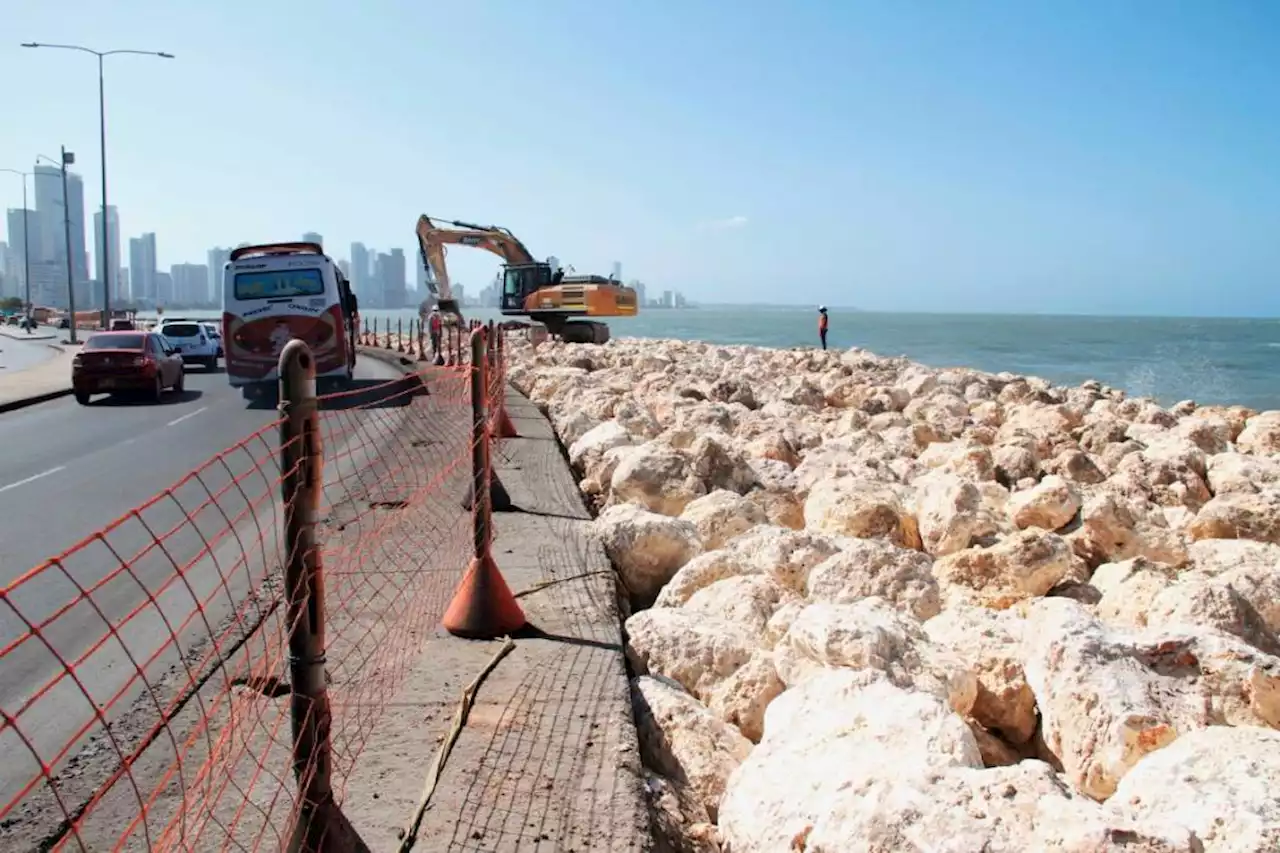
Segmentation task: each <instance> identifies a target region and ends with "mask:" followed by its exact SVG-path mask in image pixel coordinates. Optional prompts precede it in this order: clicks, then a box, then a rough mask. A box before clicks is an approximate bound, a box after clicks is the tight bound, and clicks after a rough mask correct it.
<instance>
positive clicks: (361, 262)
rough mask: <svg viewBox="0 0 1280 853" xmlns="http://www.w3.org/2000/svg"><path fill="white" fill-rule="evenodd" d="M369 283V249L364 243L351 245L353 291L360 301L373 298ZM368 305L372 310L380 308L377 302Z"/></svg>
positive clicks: (370, 302)
mask: <svg viewBox="0 0 1280 853" xmlns="http://www.w3.org/2000/svg"><path fill="white" fill-rule="evenodd" d="M368 282H369V249H368V248H367V247H366V246H365V245H364V243H352V244H351V289H352V290H354V291H355V292H356V297H357V298H358V299H362V300H363V299H364V298H365V297H367V296H368V297H371V296H373V294H372V293H370V292H369V291H370V289H371V288H369V287H368V286H367V285H368ZM365 304H367V305H368V306H369V307H370V308H379V307H381V306H380V305H378V303H377V300H376V299H375V300H372V301H369V302H367V303H365Z"/></svg>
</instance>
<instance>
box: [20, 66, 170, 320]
mask: <svg viewBox="0 0 1280 853" xmlns="http://www.w3.org/2000/svg"><path fill="white" fill-rule="evenodd" d="M22 46H23V47H33V48H34V47H47V48H53V49H56V50H78V51H80V52H81V53H90V54H93V55H94V56H96V57H97V58H98V143H99V145H100V146H101V154H102V251H101V252H100V253H99V254H101V255H102V328H103V329H108V328H110V327H111V264H110V261H111V246H110V241H109V240H108V236H109V233H110V229H109V225H108V221H107V94H106V77H105V75H104V74H103V66H102V62H103V60H104V59H106V58H107V57H108V56H115V55H116V54H121V53H131V54H135V55H137V56H157V57H159V58H161V59H173V58H174V57H173V54H172V53H165V52H164V51H160V50H94V49H92V48H88V47H82V46H80V45H78V44H44V43H41V42H34V41H32V42H24V43H23V45H22Z"/></svg>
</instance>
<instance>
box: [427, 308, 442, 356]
mask: <svg viewBox="0 0 1280 853" xmlns="http://www.w3.org/2000/svg"><path fill="white" fill-rule="evenodd" d="M427 331H428V332H429V333H430V335H431V354H432V355H433V356H434V355H439V354H440V338H441V336H442V335H443V333H444V319H443V318H442V317H441V316H440V308H439V307H435V308H432V309H431V314H430V315H428V317H427Z"/></svg>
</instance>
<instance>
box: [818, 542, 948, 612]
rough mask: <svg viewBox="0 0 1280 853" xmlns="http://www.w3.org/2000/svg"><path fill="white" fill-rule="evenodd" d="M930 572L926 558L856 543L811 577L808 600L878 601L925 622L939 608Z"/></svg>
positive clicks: (879, 544) (908, 551)
mask: <svg viewBox="0 0 1280 853" xmlns="http://www.w3.org/2000/svg"><path fill="white" fill-rule="evenodd" d="M932 569H933V561H932V560H930V559H929V556H928V555H927V554H923V553H921V552H919V551H915V550H912V549H910V548H902V547H900V546H898V545H894V544H893V543H892V542H887V541H885V540H883V539H854V540H850V541H849V542H848V544H847V545H846V546H845V547H844V549H843V550H841V551H839V552H837V553H835V554H833V555H831V556H830V557H828V558H827V559H825V560H823V561H822V562H821V563H818V564H817V565H816V566H814V567H813V569H812V570H811V571H810V572H809V577H808V584H807V587H808V594H809V599H810V600H811V601H814V602H826V603H829V604H853V603H854V602H856V601H860V600H862V599H864V598H871V597H873V596H876V597H879V598H883V599H884V600H885V601H888V602H889V603H890V604H892V605H894V606H895V607H897V608H899V609H901V610H904V611H906V612H907V613H910V614H911V615H912V616H914V617H915V618H916V619H919V620H922V621H923V620H925V619H928V618H930V617H932V616H936V615H937V614H938V613H939V611H941V609H942V600H941V598H940V596H939V594H938V582H937V581H936V580H935V579H934V577H933V571H932Z"/></svg>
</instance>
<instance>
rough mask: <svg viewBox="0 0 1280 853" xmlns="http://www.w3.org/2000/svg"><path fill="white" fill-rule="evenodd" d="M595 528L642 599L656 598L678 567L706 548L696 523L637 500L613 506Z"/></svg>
mask: <svg viewBox="0 0 1280 853" xmlns="http://www.w3.org/2000/svg"><path fill="white" fill-rule="evenodd" d="M594 528H595V532H596V535H598V536H599V537H600V539H601V541H602V542H603V544H604V549H605V553H607V554H608V555H609V559H610V560H612V561H613V564H614V566H615V567H616V568H617V570H618V574H619V576H620V577H621V579H622V583H623V586H625V587H626V589H627V591H628V592H629V593H630V595H631V597H632V599H633V600H635V601H637V602H640V603H646V602H650V601H653V599H654V597H655V596H657V594H658V592H659V591H660V590H661V589H662V587H663V585H664V584H665V583H666V582H667V581H669V580H671V578H672V577H674V576H675V574H676V571H677V570H678V569H680V567H682V566H683V565H685V563H687V562H689V560H690V559H692V558H693V557H694V556H696V555H697V554H698V553H700V552H701V550H702V545H701V544H700V542H699V541H698V529H697V528H696V527H695V526H694V525H693V524H692V523H690V522H688V521H682V520H680V519H678V518H670V517H668V516H665V515H658V514H657V513H653V512H648V511H646V510H644V509H641V508H640V507H638V506H635V505H634V504H619V505H617V506H612V507H609V508H608V509H606V510H605V511H604V512H603V513H601V514H600V517H599V518H597V519H596V520H595V522H594Z"/></svg>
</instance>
